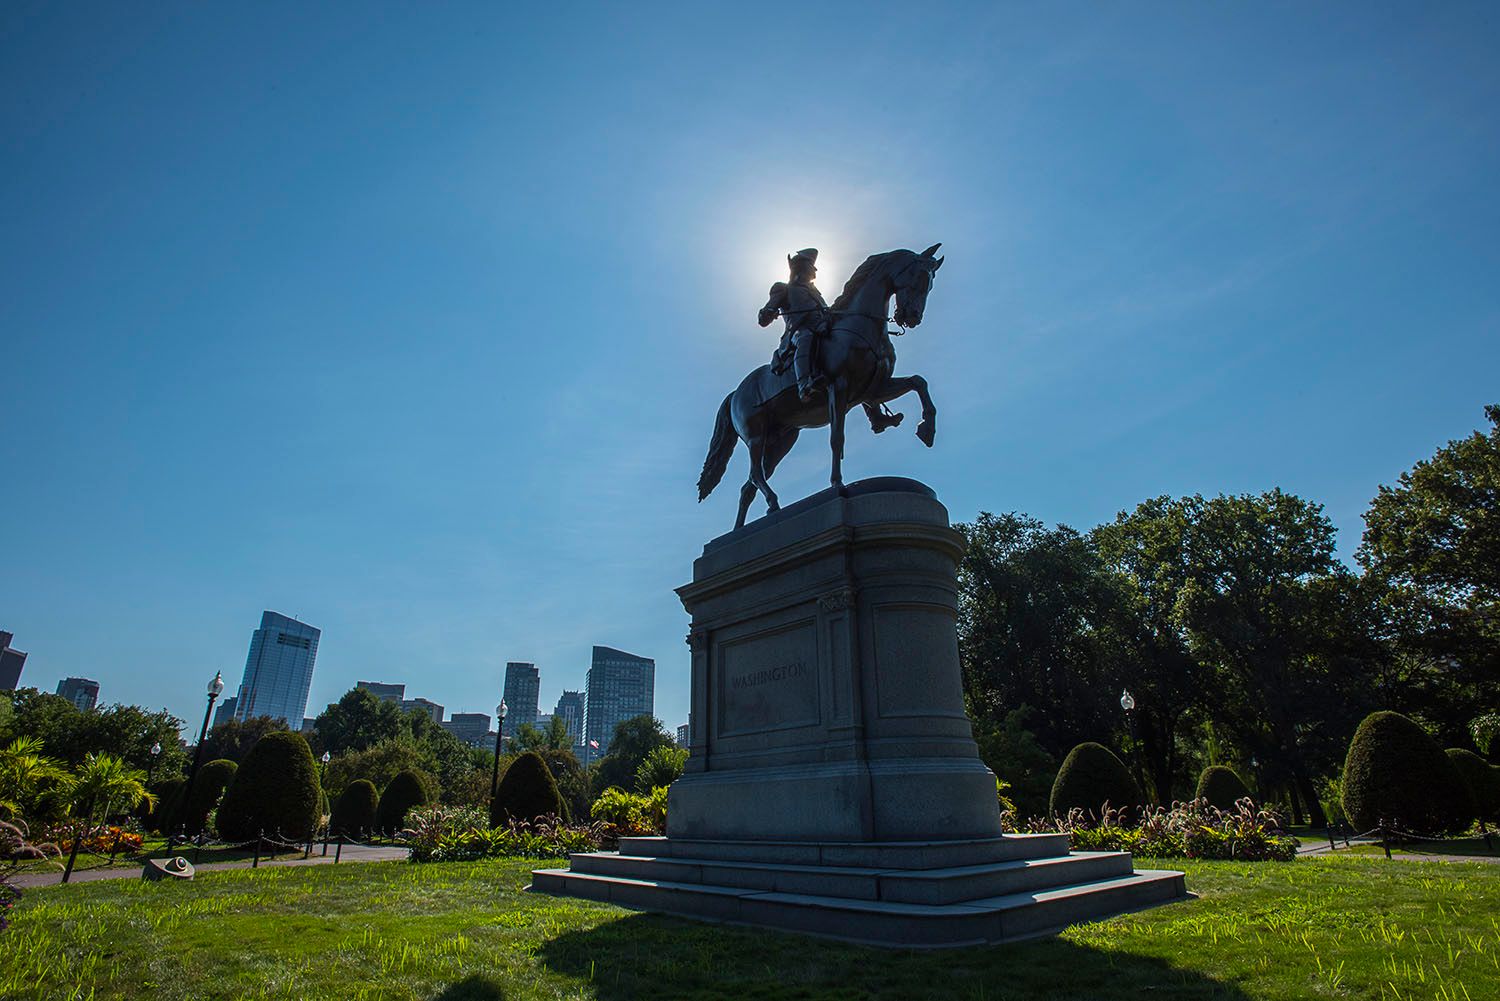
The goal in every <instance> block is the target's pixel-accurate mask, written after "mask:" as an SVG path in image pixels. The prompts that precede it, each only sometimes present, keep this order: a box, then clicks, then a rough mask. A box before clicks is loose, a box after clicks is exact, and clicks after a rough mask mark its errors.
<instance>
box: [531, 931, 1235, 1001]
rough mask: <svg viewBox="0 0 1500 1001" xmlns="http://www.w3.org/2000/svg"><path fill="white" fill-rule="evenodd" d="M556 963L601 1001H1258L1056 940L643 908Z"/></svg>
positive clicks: (1214, 983)
mask: <svg viewBox="0 0 1500 1001" xmlns="http://www.w3.org/2000/svg"><path fill="white" fill-rule="evenodd" d="M537 955H538V958H539V959H541V961H542V962H543V963H544V964H545V965H546V966H547V967H548V968H549V969H551V970H553V971H555V972H557V973H560V974H564V975H566V976H569V977H577V978H580V979H582V980H585V981H588V983H589V986H590V987H591V988H592V989H593V990H594V991H595V993H596V996H597V997H598V998H599V999H600V1001H625V999H633V998H673V999H702V1001H708V999H711V998H713V999H717V998H725V997H733V998H744V999H770V998H793V999H799V1001H834V999H838V1001H848V999H857V998H867V999H897V998H900V999H906V998H933V999H937V998H941V999H944V1001H948V999H974V1001H981V999H983V1001H1002V999H1021V998H1025V999H1054V1001H1063V999H1069V1001H1072V999H1078V1001H1083V999H1089V1001H1095V999H1105V998H1117V997H1131V998H1134V997H1150V998H1156V999H1161V998H1174V999H1180V998H1192V999H1206V998H1213V999H1217V1001H1251V999H1250V997H1249V995H1247V994H1245V993H1244V992H1243V991H1241V990H1240V989H1239V988H1238V987H1236V986H1234V985H1233V984H1229V983H1225V982H1223V981H1220V980H1215V979H1214V978H1213V977H1211V976H1210V975H1208V974H1207V973H1206V972H1202V971H1200V970H1192V969H1183V968H1180V967H1176V966H1173V965H1172V964H1170V963H1168V962H1166V961H1164V960H1160V959H1154V958H1150V957H1146V956H1136V955H1130V954H1128V953H1118V952H1104V951H1100V950H1097V949H1091V948H1086V947H1084V946H1079V945H1074V944H1072V943H1069V942H1065V941H1063V940H1061V939H1058V938H1046V939H1038V940H1035V941H1031V942H1021V943H1015V944H1011V945H998V946H989V947H983V948H968V949H940V950H920V951H917V950H897V949H872V948H865V947H862V946H856V945H846V944H843V943H840V942H833V941H828V940H825V939H817V938H810V937H804V936H800V935H791V934H784V933H781V932H775V931H762V930H756V929H749V928H739V927H733V926H728V925H714V924H706V923H699V922H694V921H687V920H684V919H680V918H671V917H665V916H662V915H655V914H635V915H632V916H630V917H626V918H620V919H619V920H616V921H610V922H607V923H605V924H602V925H599V926H597V927H595V928H592V929H588V930H585V931H576V932H569V933H568V934H565V935H560V936H558V937H557V938H554V939H551V940H550V941H548V942H546V943H544V944H543V946H542V947H541V949H540V950H539V951H538V953H537Z"/></svg>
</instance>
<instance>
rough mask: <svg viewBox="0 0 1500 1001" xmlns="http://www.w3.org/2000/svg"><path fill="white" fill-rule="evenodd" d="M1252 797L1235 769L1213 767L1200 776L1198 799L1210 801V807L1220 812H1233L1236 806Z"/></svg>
mask: <svg viewBox="0 0 1500 1001" xmlns="http://www.w3.org/2000/svg"><path fill="white" fill-rule="evenodd" d="M1248 795H1250V789H1249V787H1248V786H1246V785H1245V783H1244V782H1243V781H1242V780H1241V779H1240V777H1239V775H1238V774H1237V773H1236V772H1235V770H1234V769H1233V768H1230V767H1229V766H1227V765H1212V766H1210V767H1208V768H1205V769H1203V774H1202V775H1200V776H1198V793H1197V796H1196V798H1197V799H1206V800H1208V805H1209V806H1213V807H1217V808H1218V809H1220V810H1232V809H1234V804H1236V803H1238V802H1239V801H1240V800H1242V799H1244V798H1245V797H1246V796H1248Z"/></svg>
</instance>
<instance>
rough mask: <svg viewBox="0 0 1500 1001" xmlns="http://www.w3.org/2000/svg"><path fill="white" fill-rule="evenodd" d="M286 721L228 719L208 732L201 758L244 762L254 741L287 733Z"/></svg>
mask: <svg viewBox="0 0 1500 1001" xmlns="http://www.w3.org/2000/svg"><path fill="white" fill-rule="evenodd" d="M289 732H291V731H290V729H289V728H288V727H287V725H286V721H285V720H283V719H280V718H279V717H276V716H255V717H253V718H251V719H246V720H241V719H233V718H231V719H228V720H225V721H224V722H223V723H220V724H219V725H218V726H216V727H214V728H213V729H212V730H210V731H208V739H207V740H205V741H204V742H203V757H205V758H213V759H220V758H222V759H224V760H227V761H233V762H234V763H235V764H239V763H240V762H241V761H244V760H245V756H246V755H247V754H249V753H250V749H251V748H252V747H254V746H255V743H256V741H258V740H260V738H262V737H264V736H265V735H266V734H268V733H289Z"/></svg>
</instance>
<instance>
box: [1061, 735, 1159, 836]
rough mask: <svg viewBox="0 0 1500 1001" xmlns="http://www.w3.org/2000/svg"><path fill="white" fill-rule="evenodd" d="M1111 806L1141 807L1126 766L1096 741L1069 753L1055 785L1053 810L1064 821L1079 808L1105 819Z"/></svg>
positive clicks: (1135, 786)
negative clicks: (1066, 816)
mask: <svg viewBox="0 0 1500 1001" xmlns="http://www.w3.org/2000/svg"><path fill="white" fill-rule="evenodd" d="M1106 804H1108V805H1109V806H1111V807H1115V808H1117V809H1125V808H1135V807H1139V806H1140V805H1141V790H1140V787H1139V786H1137V785H1136V783H1135V779H1133V778H1131V777H1130V770H1129V769H1127V768H1126V767H1125V763H1124V762H1123V761H1121V760H1120V759H1119V758H1117V757H1115V753H1114V752H1113V751H1111V750H1110V749H1109V748H1107V747H1105V746H1104V745H1103V744H1096V743H1094V742H1092V741H1090V742H1088V743H1084V744H1079V745H1078V746H1077V747H1075V748H1073V750H1071V751H1069V752H1068V756H1067V757H1066V758H1064V759H1063V763H1062V767H1061V768H1059V769H1058V770H1057V779H1056V780H1055V781H1054V782H1053V783H1052V797H1051V799H1050V801H1049V810H1050V812H1051V813H1052V815H1053V816H1054V817H1060V816H1063V815H1064V814H1066V813H1067V812H1068V811H1069V810H1072V809H1074V808H1075V807H1076V808H1078V809H1081V810H1083V811H1084V812H1085V813H1087V814H1091V815H1095V816H1102V815H1103V813H1104V810H1105V806H1106Z"/></svg>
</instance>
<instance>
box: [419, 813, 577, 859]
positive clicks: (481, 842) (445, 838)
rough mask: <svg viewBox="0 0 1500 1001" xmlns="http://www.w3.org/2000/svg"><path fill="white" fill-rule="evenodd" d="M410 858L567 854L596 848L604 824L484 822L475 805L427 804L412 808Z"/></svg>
mask: <svg viewBox="0 0 1500 1001" xmlns="http://www.w3.org/2000/svg"><path fill="white" fill-rule="evenodd" d="M406 819H407V821H408V822H409V823H410V825H411V832H412V834H411V839H410V841H409V842H408V843H409V844H410V845H411V861H413V862H467V861H470V860H472V859H478V858H495V857H510V858H535V859H553V858H567V857H568V856H569V855H572V854H574V853H575V852H592V851H598V850H599V848H600V846H601V844H602V842H603V837H604V830H603V827H604V825H602V824H591V825H589V826H587V827H575V826H572V825H570V824H563V823H557V822H553V821H551V820H538V821H535V822H530V823H528V822H527V821H524V820H518V821H513V822H511V823H509V824H507V825H505V826H504V827H493V828H492V827H488V826H486V825H485V820H486V817H485V813H484V811H483V810H481V809H480V808H479V807H477V806H427V807H422V808H420V809H417V810H413V811H412V812H411V813H410V814H409V815H408V816H407V818H406Z"/></svg>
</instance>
